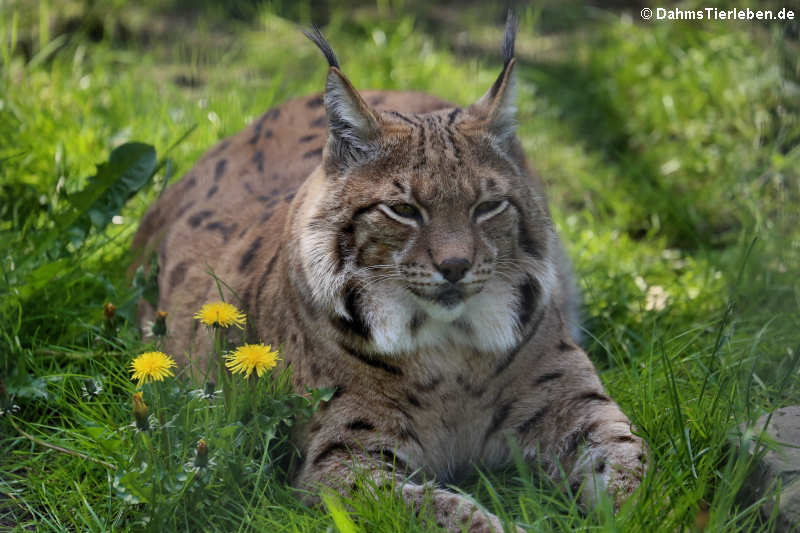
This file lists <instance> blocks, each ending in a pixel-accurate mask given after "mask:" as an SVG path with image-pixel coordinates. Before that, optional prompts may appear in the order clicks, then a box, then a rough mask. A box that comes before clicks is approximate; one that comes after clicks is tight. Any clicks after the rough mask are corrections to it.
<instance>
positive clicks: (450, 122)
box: [447, 108, 461, 126]
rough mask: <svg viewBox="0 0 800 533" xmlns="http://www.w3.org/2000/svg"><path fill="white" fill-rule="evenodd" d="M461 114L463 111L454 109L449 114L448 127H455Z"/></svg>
mask: <svg viewBox="0 0 800 533" xmlns="http://www.w3.org/2000/svg"><path fill="white" fill-rule="evenodd" d="M459 113H461V110H460V109H459V108H455V109H453V110H452V111H450V112H449V113H448V114H447V125H448V126H452V125H453V122H455V120H456V117H457V116H458V114H459Z"/></svg>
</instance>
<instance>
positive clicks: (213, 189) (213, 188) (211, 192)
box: [206, 185, 219, 198]
mask: <svg viewBox="0 0 800 533" xmlns="http://www.w3.org/2000/svg"><path fill="white" fill-rule="evenodd" d="M218 190H219V187H217V186H216V185H212V186H211V188H210V189H208V192H207V193H206V198H211V197H212V196H214V195H215V194H217V191H218Z"/></svg>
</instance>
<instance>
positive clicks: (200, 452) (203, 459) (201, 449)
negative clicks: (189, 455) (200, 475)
mask: <svg viewBox="0 0 800 533" xmlns="http://www.w3.org/2000/svg"><path fill="white" fill-rule="evenodd" d="M194 451H195V456H194V466H195V468H205V467H207V466H208V443H206V441H205V439H200V440H199V441H197V448H195V450H194Z"/></svg>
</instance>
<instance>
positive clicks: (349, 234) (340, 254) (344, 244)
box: [335, 224, 355, 272]
mask: <svg viewBox="0 0 800 533" xmlns="http://www.w3.org/2000/svg"><path fill="white" fill-rule="evenodd" d="M354 233H355V226H353V224H348V225H347V226H345V227H344V228H342V230H341V231H340V232H339V233H338V234H337V235H336V249H335V250H336V272H341V271H342V269H343V268H344V263H345V261H346V260H347V257H348V256H349V255H350V251H351V250H352V248H353V246H355V236H354Z"/></svg>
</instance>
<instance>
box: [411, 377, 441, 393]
mask: <svg viewBox="0 0 800 533" xmlns="http://www.w3.org/2000/svg"><path fill="white" fill-rule="evenodd" d="M441 382H442V376H436V377H434V378H433V379H431V380H430V381H417V382H415V383H414V388H415V389H417V392H423V393H424V392H432V391H434V390H436V387H438V386H439V384H440V383H441Z"/></svg>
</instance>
